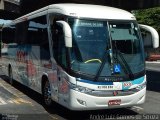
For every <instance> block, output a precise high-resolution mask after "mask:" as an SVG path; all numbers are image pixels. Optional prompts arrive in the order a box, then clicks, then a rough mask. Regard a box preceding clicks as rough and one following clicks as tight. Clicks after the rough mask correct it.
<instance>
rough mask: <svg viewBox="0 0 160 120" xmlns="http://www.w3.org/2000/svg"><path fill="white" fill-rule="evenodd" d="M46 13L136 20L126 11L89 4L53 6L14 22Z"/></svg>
mask: <svg viewBox="0 0 160 120" xmlns="http://www.w3.org/2000/svg"><path fill="white" fill-rule="evenodd" d="M47 13H56V14H61V15H66V16H71V17H77V18H94V19H111V20H136V18H135V17H134V16H133V15H132V14H131V13H130V12H128V11H125V10H122V9H118V8H113V7H108V6H100V5H89V4H69V3H65V4H53V5H49V6H47V7H44V8H41V9H39V10H36V11H34V12H31V13H29V14H27V15H24V16H22V17H20V18H18V19H16V20H15V21H14V22H21V21H25V19H32V18H35V17H38V16H41V15H44V14H47Z"/></svg>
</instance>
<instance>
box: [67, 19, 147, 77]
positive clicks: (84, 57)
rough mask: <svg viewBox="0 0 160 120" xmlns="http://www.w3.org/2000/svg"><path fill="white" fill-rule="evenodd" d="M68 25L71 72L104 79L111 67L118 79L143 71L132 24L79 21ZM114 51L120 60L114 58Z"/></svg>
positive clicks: (109, 74) (137, 38)
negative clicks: (71, 40)
mask: <svg viewBox="0 0 160 120" xmlns="http://www.w3.org/2000/svg"><path fill="white" fill-rule="evenodd" d="M68 22H69V24H70V26H71V29H72V36H73V42H72V43H73V45H72V48H71V58H70V59H71V69H72V70H73V71H75V72H78V73H83V74H87V75H92V76H96V77H106V76H113V69H114V68H113V66H115V65H117V66H119V67H120V71H119V72H118V75H119V76H126V75H127V74H131V73H133V74H135V73H138V72H141V71H143V70H144V58H143V49H142V44H141V42H140V37H139V32H138V31H139V30H138V27H137V25H136V24H135V23H134V22H119V21H118V22H117V21H116V22H108V23H107V21H100V20H80V19H69V21H68ZM107 25H109V26H107ZM108 28H109V31H108ZM109 33H110V36H109ZM109 49H110V50H111V51H112V52H113V58H116V59H117V60H118V61H115V60H114V59H112V57H110V55H109V52H108V51H109ZM117 51H119V52H120V53H121V56H120V55H117V54H116V53H117ZM105 55H106V57H105ZM103 58H105V60H104V59H103ZM122 58H123V59H122ZM124 60H125V62H124ZM104 61H105V62H104ZM111 61H113V64H112V63H111ZM122 64H123V65H122ZM126 66H127V67H126ZM100 69H101V70H100Z"/></svg>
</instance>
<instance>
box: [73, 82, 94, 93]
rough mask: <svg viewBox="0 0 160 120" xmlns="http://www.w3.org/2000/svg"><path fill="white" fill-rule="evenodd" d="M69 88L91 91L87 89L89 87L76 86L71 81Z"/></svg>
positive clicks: (83, 91) (85, 91) (84, 91)
mask: <svg viewBox="0 0 160 120" xmlns="http://www.w3.org/2000/svg"><path fill="white" fill-rule="evenodd" d="M70 88H71V89H73V90H76V91H79V92H82V93H89V92H92V91H93V90H92V89H89V88H86V87H82V86H77V85H75V84H72V83H70Z"/></svg>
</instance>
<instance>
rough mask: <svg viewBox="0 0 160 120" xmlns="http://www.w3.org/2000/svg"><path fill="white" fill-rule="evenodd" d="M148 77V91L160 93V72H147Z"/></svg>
mask: <svg viewBox="0 0 160 120" xmlns="http://www.w3.org/2000/svg"><path fill="white" fill-rule="evenodd" d="M146 75H147V90H149V91H155V92H160V87H159V86H160V72H158V71H151V70H147V71H146Z"/></svg>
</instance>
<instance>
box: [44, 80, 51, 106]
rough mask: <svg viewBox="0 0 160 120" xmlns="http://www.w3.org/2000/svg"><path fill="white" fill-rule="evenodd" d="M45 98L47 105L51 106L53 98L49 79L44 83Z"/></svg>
mask: <svg viewBox="0 0 160 120" xmlns="http://www.w3.org/2000/svg"><path fill="white" fill-rule="evenodd" d="M43 99H44V103H45V105H46V106H47V107H50V106H51V105H52V104H53V102H52V98H51V87H50V84H49V81H48V80H46V81H45V83H44V87H43Z"/></svg>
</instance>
